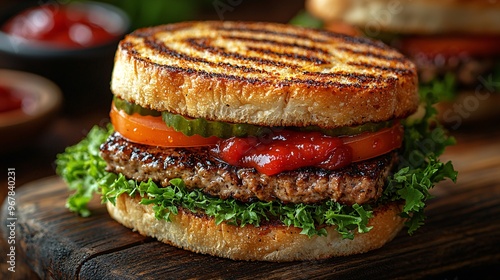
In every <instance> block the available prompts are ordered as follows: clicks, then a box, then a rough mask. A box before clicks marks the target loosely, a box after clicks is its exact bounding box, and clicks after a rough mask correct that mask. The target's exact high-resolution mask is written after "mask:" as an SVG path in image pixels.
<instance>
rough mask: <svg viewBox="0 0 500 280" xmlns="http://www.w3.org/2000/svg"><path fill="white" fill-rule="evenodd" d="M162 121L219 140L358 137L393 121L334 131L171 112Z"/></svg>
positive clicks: (166, 113) (387, 125) (188, 134)
mask: <svg viewBox="0 0 500 280" xmlns="http://www.w3.org/2000/svg"><path fill="white" fill-rule="evenodd" d="M162 119H163V121H164V122H165V124H166V125H167V126H169V127H172V128H173V129H175V130H176V131H180V132H182V133H184V134H185V135H187V136H192V135H194V134H198V135H201V136H203V137H210V136H217V137H219V138H231V137H248V136H263V135H269V134H270V133H272V131H273V130H283V129H291V130H296V131H305V132H309V131H319V132H321V133H323V134H325V135H329V136H346V135H356V134H360V133H363V132H375V131H377V130H380V129H382V128H386V127H390V126H391V125H392V121H387V122H380V123H366V124H362V125H359V126H352V127H338V128H332V129H325V128H320V127H317V126H307V127H286V128H285V127H274V128H271V127H265V126H258V125H252V124H241V123H226V122H218V121H209V120H206V119H203V118H198V119H190V118H186V117H184V116H181V115H177V114H173V113H170V112H162Z"/></svg>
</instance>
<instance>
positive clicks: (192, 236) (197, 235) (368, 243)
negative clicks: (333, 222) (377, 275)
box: [107, 194, 404, 262]
mask: <svg viewBox="0 0 500 280" xmlns="http://www.w3.org/2000/svg"><path fill="white" fill-rule="evenodd" d="M139 201H140V198H139V197H130V196H129V195H128V194H122V195H120V196H119V197H118V198H117V200H116V204H115V205H113V204H111V203H110V202H108V203H107V209H108V212H109V214H110V215H111V217H112V218H113V219H115V220H116V221H118V222H119V223H121V224H123V225H124V226H126V227H128V228H132V229H133V230H135V231H138V232H139V233H140V234H142V235H144V236H150V237H154V238H157V239H158V240H160V241H162V242H164V243H167V244H170V245H173V246H176V247H179V248H183V249H186V250H189V251H192V252H197V253H202V254H209V255H213V256H217V257H224V258H229V259H233V260H248V261H250V260H251V261H273V262H285V261H296V260H314V259H324V258H329V257H335V256H348V255H353V254H359V253H364V252H368V251H370V250H374V249H377V248H380V247H382V246H383V245H384V244H385V243H387V242H389V241H390V240H392V239H393V238H394V237H395V236H396V235H397V233H398V232H399V231H400V230H401V228H402V227H403V224H404V219H403V218H401V217H400V215H399V213H400V211H401V208H400V206H399V205H398V204H397V203H390V204H388V205H384V206H379V207H377V208H375V209H374V212H373V217H372V218H371V220H370V222H369V226H373V228H372V229H371V231H369V232H368V233H362V234H358V233H355V237H354V239H353V240H349V239H342V237H341V236H340V234H338V233H337V232H336V231H335V227H333V226H330V227H327V232H328V235H327V236H314V237H311V238H309V237H308V236H306V235H303V234H300V232H301V229H299V228H295V227H293V226H291V227H286V226H284V225H278V224H277V223H271V224H266V225H261V226H260V227H255V226H252V225H247V226H244V227H239V226H234V225H228V224H225V223H221V224H219V225H216V224H215V219H213V218H210V217H208V216H205V215H203V214H193V213H190V212H188V211H187V210H183V209H182V208H181V209H180V211H179V213H178V214H177V215H170V217H171V221H170V222H168V221H166V220H158V219H156V218H155V215H154V211H153V209H152V206H151V205H142V204H139Z"/></svg>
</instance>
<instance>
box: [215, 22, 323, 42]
mask: <svg viewBox="0 0 500 280" xmlns="http://www.w3.org/2000/svg"><path fill="white" fill-rule="evenodd" d="M216 29H217V30H220V31H228V32H230V33H233V32H238V33H244V34H248V35H258V34H267V35H271V36H278V37H289V38H296V39H304V40H314V41H315V42H318V43H326V42H327V41H326V40H322V39H319V38H315V37H311V36H307V35H302V34H298V33H290V32H280V31H276V30H270V29H264V28H251V27H249V26H241V27H237V26H234V27H225V26H219V27H217V28H216ZM234 37H235V38H236V36H234ZM229 38H230V37H229Z"/></svg>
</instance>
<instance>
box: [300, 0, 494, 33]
mask: <svg viewBox="0 0 500 280" xmlns="http://www.w3.org/2000/svg"><path fill="white" fill-rule="evenodd" d="M305 6H306V9H307V10H308V11H309V12H310V13H311V14H313V15H314V16H315V17H318V18H320V19H322V20H325V21H343V22H347V23H349V24H352V25H354V26H356V27H359V28H360V29H361V30H362V31H364V32H365V33H366V34H367V35H369V36H377V35H378V34H376V33H380V32H381V31H384V32H392V33H403V34H431V33H450V32H456V33H460V34H463V33H472V34H498V33H499V32H500V1H491V0H480V1H473V0H444V1H435V0H414V1H393V0H351V1H344V0H307V1H306V3H305Z"/></svg>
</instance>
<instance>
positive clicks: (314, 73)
mask: <svg viewBox="0 0 500 280" xmlns="http://www.w3.org/2000/svg"><path fill="white" fill-rule="evenodd" d="M111 88H112V91H113V93H114V94H115V95H116V96H118V97H120V98H123V99H125V100H128V101H130V102H134V103H136V104H139V105H141V106H143V107H146V108H151V109H155V110H158V111H170V112H173V113H178V114H182V115H185V116H189V117H193V118H206V119H208V120H217V121H225V122H233V123H250V124H256V125H265V126H308V125H317V126H320V127H325V128H328V127H340V126H352V125H358V124H363V123H366V122H380V121H386V120H390V119H394V118H404V117H406V116H408V115H409V114H411V113H412V112H414V111H415V110H416V108H417V106H418V94H417V74H416V69H415V66H414V65H413V64H412V63H411V62H410V61H409V60H408V59H406V58H405V57H404V56H403V55H401V54H400V53H398V52H397V51H395V50H393V49H391V48H389V47H387V46H385V45H383V44H382V43H380V42H376V41H372V40H369V39H365V38H356V37H350V36H346V35H341V34H335V33H330V32H326V31H321V30H314V29H305V28H299V27H293V26H289V25H283V24H277V23H246V22H187V23H178V24H170V25H163V26H158V27H153V28H144V29H139V30H137V31H135V32H133V33H132V34H130V35H128V36H127V37H126V38H125V39H124V40H122V41H121V42H120V44H119V48H118V50H117V53H116V57H115V68H114V71H113V76H112V83H111Z"/></svg>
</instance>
